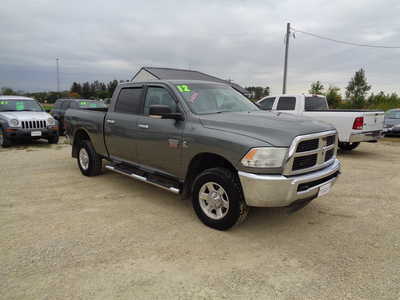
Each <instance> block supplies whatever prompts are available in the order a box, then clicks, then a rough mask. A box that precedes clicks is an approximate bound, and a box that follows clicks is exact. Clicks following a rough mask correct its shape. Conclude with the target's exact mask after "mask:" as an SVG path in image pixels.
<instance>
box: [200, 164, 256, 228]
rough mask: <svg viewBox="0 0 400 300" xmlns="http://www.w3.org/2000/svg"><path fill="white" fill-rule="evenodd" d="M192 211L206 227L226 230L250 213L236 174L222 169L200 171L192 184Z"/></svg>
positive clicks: (240, 221)
mask: <svg viewBox="0 0 400 300" xmlns="http://www.w3.org/2000/svg"><path fill="white" fill-rule="evenodd" d="M192 204H193V209H194V211H195V212H196V214H197V216H198V217H199V219H200V220H201V221H202V222H203V223H204V224H205V225H207V226H209V227H211V228H214V229H218V230H228V229H230V228H231V227H233V226H235V225H239V224H240V223H242V222H243V221H244V220H245V219H246V217H247V215H248V212H249V208H248V206H247V205H246V202H245V200H244V197H243V192H242V188H241V185H240V182H239V179H238V178H237V176H236V174H235V173H233V172H232V171H230V170H228V169H225V168H213V169H208V170H205V171H203V172H202V173H201V174H200V175H198V176H197V178H196V179H195V181H194V183H193V194H192Z"/></svg>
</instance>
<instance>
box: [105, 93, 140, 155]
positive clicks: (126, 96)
mask: <svg viewBox="0 0 400 300" xmlns="http://www.w3.org/2000/svg"><path fill="white" fill-rule="evenodd" d="M143 90H144V89H143V86H133V87H126V88H125V87H122V88H121V89H120V91H119V94H118V96H117V98H116V100H115V102H114V103H113V105H112V107H110V110H109V112H108V113H107V115H106V117H105V120H104V133H105V137H104V139H105V144H106V147H107V150H108V153H109V155H110V157H111V158H112V159H114V160H118V161H124V162H135V161H136V159H137V143H138V128H137V122H138V118H139V117H140V113H141V108H142V102H143Z"/></svg>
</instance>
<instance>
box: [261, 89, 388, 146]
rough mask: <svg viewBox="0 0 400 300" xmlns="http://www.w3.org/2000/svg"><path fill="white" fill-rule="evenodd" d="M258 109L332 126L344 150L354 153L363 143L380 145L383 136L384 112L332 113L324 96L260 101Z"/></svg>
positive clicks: (351, 111) (334, 110)
mask: <svg viewBox="0 0 400 300" xmlns="http://www.w3.org/2000/svg"><path fill="white" fill-rule="evenodd" d="M257 105H258V106H259V107H260V108H261V109H263V110H273V111H280V112H285V113H291V114H295V115H301V116H306V117H310V118H313V119H316V120H319V121H324V122H327V123H330V124H332V125H333V126H335V127H336V129H337V131H338V137H339V147H340V148H341V149H342V150H353V149H354V148H356V147H357V146H358V145H359V144H360V142H377V141H378V140H379V139H380V138H381V136H382V131H383V121H384V112H383V111H372V110H353V109H329V107H328V102H327V101H326V98H325V96H321V95H307V94H297V95H289V94H285V95H277V96H268V97H265V98H263V99H261V100H259V101H257Z"/></svg>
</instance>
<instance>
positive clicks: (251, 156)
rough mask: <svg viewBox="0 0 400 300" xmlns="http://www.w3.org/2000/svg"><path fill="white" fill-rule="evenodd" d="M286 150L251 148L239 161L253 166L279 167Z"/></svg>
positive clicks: (244, 164) (247, 165)
mask: <svg viewBox="0 0 400 300" xmlns="http://www.w3.org/2000/svg"><path fill="white" fill-rule="evenodd" d="M286 152H287V148H272V147H263V148H253V149H250V151H249V152H247V154H246V155H245V156H244V157H243V158H242V160H241V163H242V165H243V166H246V167H253V168H280V167H282V164H283V160H284V159H285V156H286Z"/></svg>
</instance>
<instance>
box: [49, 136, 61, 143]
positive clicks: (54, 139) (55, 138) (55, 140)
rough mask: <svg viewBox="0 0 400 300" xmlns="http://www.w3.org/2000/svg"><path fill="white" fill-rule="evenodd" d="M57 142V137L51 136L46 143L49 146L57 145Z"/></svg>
mask: <svg viewBox="0 0 400 300" xmlns="http://www.w3.org/2000/svg"><path fill="white" fill-rule="evenodd" d="M58 140H59V137H58V135H57V136H53V137H51V138H49V139H48V140H47V141H48V142H49V144H58Z"/></svg>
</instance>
